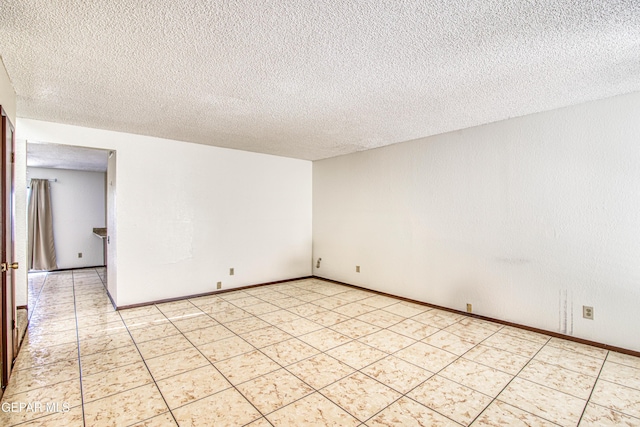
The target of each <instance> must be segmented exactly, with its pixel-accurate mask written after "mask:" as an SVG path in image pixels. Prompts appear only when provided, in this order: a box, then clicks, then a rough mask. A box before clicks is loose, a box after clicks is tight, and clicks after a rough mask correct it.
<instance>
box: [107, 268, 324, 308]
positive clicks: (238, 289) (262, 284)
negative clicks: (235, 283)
mask: <svg viewBox="0 0 640 427" xmlns="http://www.w3.org/2000/svg"><path fill="white" fill-rule="evenodd" d="M312 277H313V276H304V277H296V278H294V279H285V280H276V281H275V282H266V283H258V284H255V285H247V286H240V287H237V288H231V289H220V290H215V291H211V292H205V293H202V294H195V295H188V296H184V297H176V298H167V299H161V300H156V301H150V302H142V303H139V304H129V305H123V306H120V307H116V310H127V309H129V308H138V307H146V306H148V305H154V304H164V303H167V302H174V301H181V300H185V299H190V298H200V297H206V296H209V295H217V294H224V293H226V292H233V291H241V290H244V289H250V288H257V287H260V286H268V285H276V284H278V283H285V282H292V281H294V280H304V279H311V278H312ZM107 292H108V291H107ZM112 302H113V300H112ZM114 307H115V305H114Z"/></svg>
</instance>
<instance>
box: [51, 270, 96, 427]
mask: <svg viewBox="0 0 640 427" xmlns="http://www.w3.org/2000/svg"><path fill="white" fill-rule="evenodd" d="M47 276H48V275H47ZM71 284H72V287H71V289H72V292H73V314H74V316H75V319H76V343H77V344H78V371H79V373H80V378H79V381H80V404H81V405H82V425H83V426H86V425H87V424H86V420H85V414H84V387H83V386H82V360H81V358H80V331H79V330H78V329H79V328H78V309H77V307H76V280H75V277H74V274H73V271H71Z"/></svg>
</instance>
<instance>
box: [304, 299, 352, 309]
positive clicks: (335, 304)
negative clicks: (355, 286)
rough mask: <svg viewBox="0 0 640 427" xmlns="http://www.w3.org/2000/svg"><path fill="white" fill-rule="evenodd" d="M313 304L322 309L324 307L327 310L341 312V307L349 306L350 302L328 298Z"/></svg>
mask: <svg viewBox="0 0 640 427" xmlns="http://www.w3.org/2000/svg"><path fill="white" fill-rule="evenodd" d="M313 304H315V305H319V306H320V307H322V308H324V309H326V310H336V311H340V310H339V307H342V306H343V305H347V304H349V301H345V300H343V299H340V298H333V297H328V298H321V299H317V300H315V301H313Z"/></svg>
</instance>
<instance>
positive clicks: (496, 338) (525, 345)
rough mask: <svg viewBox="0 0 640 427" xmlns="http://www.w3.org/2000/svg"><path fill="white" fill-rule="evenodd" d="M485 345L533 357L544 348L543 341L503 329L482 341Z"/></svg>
mask: <svg viewBox="0 0 640 427" xmlns="http://www.w3.org/2000/svg"><path fill="white" fill-rule="evenodd" d="M482 344H483V345H486V346H491V347H495V348H499V349H500V350H506V351H508V352H511V353H514V354H517V355H519V356H523V357H527V358H531V357H533V356H535V354H536V353H537V352H538V351H539V350H540V349H541V348H542V346H543V345H544V344H543V343H536V342H533V341H529V340H526V339H523V338H518V337H515V336H513V335H508V334H506V333H503V332H502V331H500V332H496V333H495V334H493V335H492V336H490V337H489V338H487V339H486V340H484V341H483V342H482Z"/></svg>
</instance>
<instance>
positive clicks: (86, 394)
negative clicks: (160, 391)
mask: <svg viewBox="0 0 640 427" xmlns="http://www.w3.org/2000/svg"><path fill="white" fill-rule="evenodd" d="M151 382H153V378H151V375H150V374H149V372H148V371H147V368H146V367H145V364H144V363H143V362H136V363H132V364H130V365H125V366H122V367H119V368H115V369H110V370H108V371H102V372H99V373H97V374H93V375H84V376H83V377H82V397H83V399H84V402H85V403H86V402H91V401H92V400H96V399H100V398H103V397H105V396H109V395H112V394H116V393H120V392H122V391H125V390H129V389H132V388H136V387H139V386H142V385H145V384H149V383H151Z"/></svg>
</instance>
